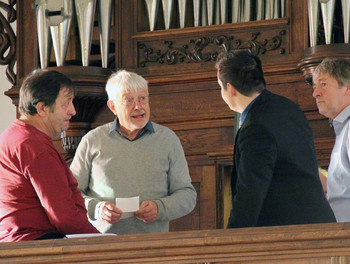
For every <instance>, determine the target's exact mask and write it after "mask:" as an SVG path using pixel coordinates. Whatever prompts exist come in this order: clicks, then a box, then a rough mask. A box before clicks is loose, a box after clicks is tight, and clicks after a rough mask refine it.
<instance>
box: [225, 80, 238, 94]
mask: <svg viewBox="0 0 350 264" xmlns="http://www.w3.org/2000/svg"><path fill="white" fill-rule="evenodd" d="M226 89H227V91H228V92H229V95H230V96H231V97H232V96H235V95H236V94H237V90H236V88H235V87H234V86H233V85H232V84H230V83H227V84H226Z"/></svg>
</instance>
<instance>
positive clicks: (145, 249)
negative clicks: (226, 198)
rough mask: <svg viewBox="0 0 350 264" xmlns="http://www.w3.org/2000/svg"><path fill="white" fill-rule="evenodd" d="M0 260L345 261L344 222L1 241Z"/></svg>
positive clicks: (348, 230) (349, 243) (348, 247)
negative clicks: (12, 241) (14, 241)
mask: <svg viewBox="0 0 350 264" xmlns="http://www.w3.org/2000/svg"><path fill="white" fill-rule="evenodd" d="M0 263H13V264H19V263H22V264H23V263H159V264H160V263H162V264H163V263H174V264H175V263H188V264H189V263H197V264H198V263H203V264H204V263H212V264H214V263H221V264H223V263H237V264H238V263H240V264H242V263H244V264H248V263H250V264H281V263H282V264H347V263H350V226H349V224H340V223H338V224H337V223H334V224H313V225H300V226H279V227H259V228H240V229H230V230H201V231H186V232H170V233H153V234H138V235H120V236H106V237H96V238H72V239H58V240H47V241H31V242H18V243H2V244H1V247H0Z"/></svg>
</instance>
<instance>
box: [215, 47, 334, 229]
mask: <svg viewBox="0 0 350 264" xmlns="http://www.w3.org/2000/svg"><path fill="white" fill-rule="evenodd" d="M216 69H217V76H218V83H219V85H220V87H221V96H222V98H223V100H224V101H225V102H226V104H227V105H228V106H229V107H230V109H231V110H233V111H235V112H238V113H241V116H240V124H241V127H240V129H239V130H238V132H237V135H236V138H235V146H234V162H233V171H232V177H231V185H232V186H231V187H232V210H231V213H230V218H229V222H228V226H227V227H228V228H235V227H253V226H272V225H292V224H308V223H324V222H335V217H334V214H333V211H332V209H331V208H330V206H329V204H328V202H327V200H326V198H325V196H324V193H323V190H322V185H321V182H320V179H319V177H318V167H317V160H316V153H315V148H314V143H313V135H312V130H311V128H310V126H309V124H308V121H307V120H306V118H305V116H304V114H303V112H302V111H301V110H300V109H299V107H298V106H296V105H295V104H294V103H293V102H291V101H290V100H288V99H287V98H284V97H281V96H278V95H275V94H272V93H271V92H269V91H267V90H266V89H265V86H266V84H265V79H264V74H263V71H262V66H261V62H260V60H259V58H258V57H256V56H254V55H252V54H251V53H250V52H249V51H245V50H241V51H235V52H229V53H222V54H220V55H219V57H218V60H217V63H216Z"/></svg>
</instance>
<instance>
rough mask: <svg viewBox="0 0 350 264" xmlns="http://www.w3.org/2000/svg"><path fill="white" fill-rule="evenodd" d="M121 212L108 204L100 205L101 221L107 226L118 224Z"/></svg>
mask: <svg viewBox="0 0 350 264" xmlns="http://www.w3.org/2000/svg"><path fill="white" fill-rule="evenodd" d="M122 214H123V212H122V210H120V209H119V208H117V207H116V206H115V205H114V204H112V203H110V202H104V203H103V204H102V205H101V219H102V220H104V221H106V222H108V223H109V224H115V223H118V222H119V220H120V217H121V216H122Z"/></svg>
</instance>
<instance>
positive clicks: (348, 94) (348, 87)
mask: <svg viewBox="0 0 350 264" xmlns="http://www.w3.org/2000/svg"><path fill="white" fill-rule="evenodd" d="M345 95H346V96H350V82H349V83H348V85H347V86H346V91H345Z"/></svg>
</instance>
